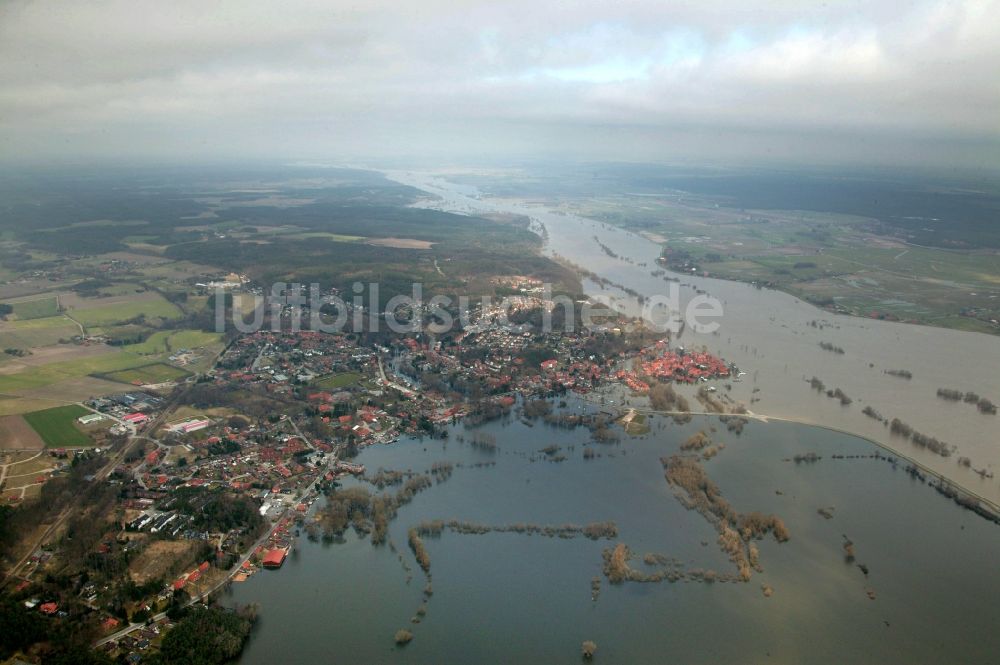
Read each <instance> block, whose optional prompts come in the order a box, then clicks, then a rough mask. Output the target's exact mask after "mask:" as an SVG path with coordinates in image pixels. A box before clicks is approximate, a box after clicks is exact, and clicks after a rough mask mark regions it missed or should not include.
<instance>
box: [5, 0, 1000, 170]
mask: <svg viewBox="0 0 1000 665" xmlns="http://www.w3.org/2000/svg"><path fill="white" fill-rule="evenodd" d="M389 155H408V156H426V158H427V160H428V162H435V163H437V162H440V161H442V160H449V159H456V158H460V159H463V160H466V161H470V160H471V161H475V160H476V159H482V160H483V161H489V160H492V159H494V158H500V159H509V158H519V157H539V156H543V157H553V156H566V157H567V158H573V159H635V160H639V159H651V160H657V161H666V162H671V161H686V160H695V161H707V162H715V163H719V162H726V161H733V162H743V161H751V162H753V161H769V160H791V161H796V162H802V163H830V162H855V161H856V162H863V163H880V164H893V163H899V164H905V165H928V166H934V165H945V166H952V165H968V166H992V167H997V166H1000V0H998V1H989V0H983V1H976V0H972V1H963V0H958V1H955V2H938V1H927V2H900V1H898V0H875V1H872V2H837V1H836V0H828V1H827V2H823V3H820V2H812V3H810V2H809V1H808V0H775V1H772V2H752V1H749V0H729V1H727V2H719V1H717V0H686V1H684V2H675V1H673V0H638V1H635V2H614V1H613V0H600V1H596V2H567V1H563V2H546V1H545V0H528V1H525V2H506V3H501V2H497V1H495V0H491V1H482V2H474V1H470V2H462V1H461V0H450V1H448V2H439V1H437V0H420V1H415V0H392V1H387V2H382V1H381V0H357V2H346V1H332V2H300V1H297V0H294V1H289V0H282V1H281V2H275V1H271V0H268V1H257V0H237V1H235V2H222V3H213V2H209V1H207V0H197V1H195V2H182V1H179V0H169V1H164V0H157V1H156V2H144V1H141V0H123V1H122V2H100V1H96V0H88V1H86V2H84V1H80V0H70V1H68V2H56V1H52V2H22V1H20V0H3V1H2V3H0V158H2V159H7V160H10V161H13V162H21V161H28V160H32V161H34V160H47V159H74V160H77V159H84V160H85V159H89V158H106V157H123V158H132V159H134V158H137V157H138V158H149V159H170V160H175V159H177V158H182V159H187V158H191V159H198V160H202V159H213V160H226V159H230V158H241V159H242V158H260V157H263V158H273V159H275V160H289V159H312V160H323V161H330V162H336V161H347V160H352V159H359V158H366V157H368V158H380V157H383V156H389Z"/></svg>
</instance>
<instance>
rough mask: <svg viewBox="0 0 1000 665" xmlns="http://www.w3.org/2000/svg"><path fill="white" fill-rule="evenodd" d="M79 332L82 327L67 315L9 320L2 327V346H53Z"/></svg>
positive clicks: (22, 347) (0, 343) (21, 347)
mask: <svg viewBox="0 0 1000 665" xmlns="http://www.w3.org/2000/svg"><path fill="white" fill-rule="evenodd" d="M79 334H80V328H79V327H78V326H77V325H76V324H75V323H73V322H72V321H70V320H69V319H67V318H66V317H65V316H49V317H46V318H44V319H28V320H26V321H9V322H7V323H4V324H3V327H2V328H0V348H4V349H9V348H17V349H27V348H31V347H40V346H51V345H52V344H58V343H59V340H60V339H70V338H71V337H73V336H74V335H79Z"/></svg>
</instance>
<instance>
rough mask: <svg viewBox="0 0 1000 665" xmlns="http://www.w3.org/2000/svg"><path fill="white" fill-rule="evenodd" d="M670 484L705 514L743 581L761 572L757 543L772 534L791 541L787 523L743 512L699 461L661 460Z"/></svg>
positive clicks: (687, 503) (678, 457)
mask: <svg viewBox="0 0 1000 665" xmlns="http://www.w3.org/2000/svg"><path fill="white" fill-rule="evenodd" d="M660 462H661V463H662V464H663V468H664V470H665V474H664V475H665V477H666V479H667V483H669V484H670V486H671V487H674V488H676V489H677V490H678V492H679V493H677V497H678V499H680V501H681V502H682V503H683V504H684V505H685V506H686V507H687V508H689V509H693V510H696V511H698V512H699V513H701V514H702V515H704V516H705V517H706V518H707V519H708V520H709V521H710V522H712V523H713V524H714V525H715V527H716V530H717V531H718V532H719V541H718V542H719V545H720V546H721V547H722V549H723V551H725V552H726V553H727V554H728V555H729V558H730V560H732V562H733V563H734V564H735V565H736V567H737V570H738V571H739V575H740V578H741V579H742V580H744V581H746V580H749V579H750V571H751V569H752V568H757V569H759V566H758V561H757V551H756V550H757V547H756V545H754V544H753V542H752V541H753V540H758V539H760V538H763V537H764V536H765V535H766V534H768V533H771V534H772V535H773V536H774V539H775V540H777V541H778V542H785V541H787V540H788V539H789V538H790V534H789V532H788V529H787V527H786V526H785V524H784V522H783V521H782V520H781V519H780V518H779V517H777V516H775V515H764V514H763V513H758V512H751V513H740V512H738V511H736V510H735V509H734V508H733V507H732V505H730V503H729V502H728V501H726V500H725V499H724V498H723V497H722V493H721V492H720V491H719V488H718V486H717V485H716V484H715V483H714V482H712V480H711V479H710V478H709V477H708V474H706V473H705V469H704V468H703V467H702V465H701V464H700V463H699V462H698V460H697V459H696V458H693V457H687V456H682V455H674V456H671V457H669V458H667V457H664V458H662V459H661V460H660Z"/></svg>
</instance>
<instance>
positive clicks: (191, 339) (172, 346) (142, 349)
mask: <svg viewBox="0 0 1000 665" xmlns="http://www.w3.org/2000/svg"><path fill="white" fill-rule="evenodd" d="M221 340H222V334H221V333H213V332H204V331H201V330H161V331H159V332H155V333H153V334H152V335H150V336H149V338H148V339H146V341H144V342H142V343H141V344H130V345H129V347H128V350H129V351H134V352H135V353H141V354H143V355H149V354H155V353H173V352H175V351H178V350H180V349H197V348H201V347H204V346H209V345H212V344H217V343H218V342H219V341H221Z"/></svg>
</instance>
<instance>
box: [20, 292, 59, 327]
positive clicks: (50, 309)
mask: <svg viewBox="0 0 1000 665" xmlns="http://www.w3.org/2000/svg"><path fill="white" fill-rule="evenodd" d="M11 306H13V307H14V314H16V315H17V318H18V319H20V320H22V321H23V320H26V319H43V318H46V317H50V316H55V315H56V314H58V313H59V302H58V301H57V300H56V299H55V297H54V296H53V297H50V298H38V299H35V300H21V301H18V302H13V303H11Z"/></svg>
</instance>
